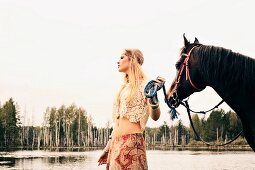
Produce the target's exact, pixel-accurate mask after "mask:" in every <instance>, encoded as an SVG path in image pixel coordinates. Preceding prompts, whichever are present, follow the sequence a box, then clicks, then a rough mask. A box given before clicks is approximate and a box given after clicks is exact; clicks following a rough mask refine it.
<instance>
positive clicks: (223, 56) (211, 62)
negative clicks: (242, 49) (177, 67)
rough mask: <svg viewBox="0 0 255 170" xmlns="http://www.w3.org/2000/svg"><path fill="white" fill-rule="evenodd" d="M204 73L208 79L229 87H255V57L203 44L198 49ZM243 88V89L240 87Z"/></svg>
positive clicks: (250, 88) (195, 51)
mask: <svg viewBox="0 0 255 170" xmlns="http://www.w3.org/2000/svg"><path fill="white" fill-rule="evenodd" d="M194 53H197V55H198V56H199V58H200V59H199V60H200V65H201V70H202V72H203V73H202V74H203V75H204V76H205V77H204V78H205V79H207V80H211V81H214V82H213V83H219V82H216V81H221V82H220V83H221V84H223V85H224V86H225V87H228V88H237V89H238V88H245V89H247V88H248V89H249V90H254V89H255V59H252V58H250V57H248V56H245V55H242V54H239V53H235V52H232V51H231V50H229V49H225V48H222V47H215V46H206V45H201V46H200V47H199V48H198V49H197V50H194ZM238 90H242V89H238Z"/></svg>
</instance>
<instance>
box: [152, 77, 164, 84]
mask: <svg viewBox="0 0 255 170" xmlns="http://www.w3.org/2000/svg"><path fill="white" fill-rule="evenodd" d="M154 81H155V82H156V85H157V86H160V85H161V84H164V83H165V82H166V80H165V78H163V77H160V76H158V77H157V78H156V80H154Z"/></svg>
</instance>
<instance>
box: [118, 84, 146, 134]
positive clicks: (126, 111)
mask: <svg viewBox="0 0 255 170" xmlns="http://www.w3.org/2000/svg"><path fill="white" fill-rule="evenodd" d="M129 92H130V84H129V83H128V84H127V85H126V86H125V87H124V89H123V90H122V91H121V93H120V103H119V104H117V103H116V102H114V104H113V122H114V123H115V122H116V120H117V119H118V118H119V117H121V118H122V117H126V118H127V119H128V120H129V121H130V122H140V126H141V128H142V130H144V129H145V125H146V123H147V121H148V117H149V113H148V105H147V103H146V102H145V100H144V99H145V97H144V84H143V83H141V85H140V87H139V89H138V91H137V92H136V94H135V96H134V98H133V99H132V100H131V101H130V102H129V103H127V102H126V99H127V97H128V94H129Z"/></svg>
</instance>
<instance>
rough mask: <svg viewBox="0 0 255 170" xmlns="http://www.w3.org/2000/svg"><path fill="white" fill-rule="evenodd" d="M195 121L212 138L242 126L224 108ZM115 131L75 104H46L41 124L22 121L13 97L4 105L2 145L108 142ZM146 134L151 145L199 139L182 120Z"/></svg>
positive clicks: (195, 117) (227, 136) (222, 138)
mask: <svg viewBox="0 0 255 170" xmlns="http://www.w3.org/2000/svg"><path fill="white" fill-rule="evenodd" d="M184 114H185V113H184ZM192 121H193V124H194V126H195V128H196V130H197V132H198V133H199V134H200V135H201V136H202V138H204V139H205V140H207V141H209V142H210V141H214V142H215V141H217V142H219V141H226V140H228V139H230V138H233V137H234V136H235V135H237V134H238V133H239V132H240V131H241V130H242V125H241V122H240V120H239V118H238V116H237V115H236V114H235V113H234V112H232V111H228V112H225V111H224V110H222V109H218V110H215V111H212V112H211V113H210V115H209V117H208V118H207V119H206V118H205V117H204V118H199V116H198V115H197V114H194V115H193V116H192ZM111 131H112V127H111V124H110V122H109V121H108V122H107V123H106V125H105V127H103V128H98V127H96V126H95V125H94V123H93V119H92V117H91V116H89V115H88V113H87V111H86V110H85V109H84V108H82V107H77V106H76V105H75V104H72V105H70V106H65V105H62V106H60V107H59V108H57V107H48V108H46V110H45V112H44V119H43V123H42V125H41V126H26V125H24V124H22V123H21V121H20V113H19V109H18V105H17V103H15V102H14V100H13V99H12V98H10V99H9V100H8V101H7V102H5V103H4V105H3V106H0V147H1V148H12V147H22V148H24V147H27V148H38V149H39V148H48V147H50V148H52V147H95V146H104V145H105V144H106V143H107V141H108V139H109V135H110V134H111ZM144 136H145V140H146V143H147V144H148V145H151V146H155V145H159V144H170V145H172V146H176V145H187V144H190V143H192V142H194V141H198V140H199V139H198V138H197V137H196V136H195V134H194V132H193V130H192V129H191V127H186V126H184V125H183V123H182V121H181V120H179V121H178V122H177V124H175V125H171V126H169V125H168V124H167V123H166V122H164V124H163V125H161V126H160V127H155V128H150V127H146V129H145V132H144Z"/></svg>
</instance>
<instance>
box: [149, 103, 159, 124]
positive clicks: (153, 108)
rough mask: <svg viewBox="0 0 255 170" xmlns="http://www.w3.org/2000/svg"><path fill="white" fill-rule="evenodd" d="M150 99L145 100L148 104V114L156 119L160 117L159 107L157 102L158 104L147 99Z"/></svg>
mask: <svg viewBox="0 0 255 170" xmlns="http://www.w3.org/2000/svg"><path fill="white" fill-rule="evenodd" d="M149 100H150V99H148V100H147V103H148V106H149V114H150V117H151V118H152V119H153V120H155V121H157V120H158V119H159V117H160V107H159V103H158V104H155V105H153V104H151V102H150V101H149Z"/></svg>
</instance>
